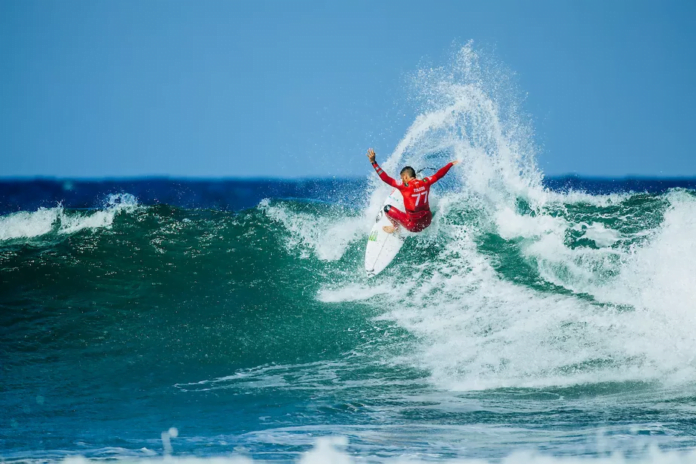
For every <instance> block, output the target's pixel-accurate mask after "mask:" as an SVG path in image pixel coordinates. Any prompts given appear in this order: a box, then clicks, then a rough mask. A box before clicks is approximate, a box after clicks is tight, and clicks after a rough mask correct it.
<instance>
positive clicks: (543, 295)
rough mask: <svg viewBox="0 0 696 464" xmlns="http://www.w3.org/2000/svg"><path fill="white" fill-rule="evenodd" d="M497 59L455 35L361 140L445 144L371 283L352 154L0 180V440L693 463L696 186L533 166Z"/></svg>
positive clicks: (326, 454) (146, 452) (196, 457)
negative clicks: (232, 176) (325, 164)
mask: <svg viewBox="0 0 696 464" xmlns="http://www.w3.org/2000/svg"><path fill="white" fill-rule="evenodd" d="M510 76H511V73H510V72H509V71H507V70H506V69H505V68H504V67H502V65H500V64H499V63H496V62H495V61H493V60H491V59H488V58H486V57H485V56H482V55H480V54H479V53H477V52H476V50H475V49H474V47H473V44H467V45H466V46H464V47H462V48H461V49H459V50H457V51H456V52H455V53H454V56H453V57H452V59H451V61H450V62H449V63H448V64H447V65H446V66H443V67H440V68H428V69H422V70H419V71H417V72H415V73H413V74H412V75H411V76H410V80H409V82H410V89H409V93H410V94H409V98H410V99H411V101H413V102H414V104H416V105H417V107H418V109H419V116H418V117H417V118H416V119H415V120H414V121H413V123H412V124H411V126H410V127H409V128H408V129H407V130H406V133H405V135H404V136H403V138H402V139H401V141H400V142H399V143H398V144H397V146H396V147H395V148H394V150H393V151H392V152H391V153H378V160H379V161H380V163H381V165H382V166H383V168H384V169H385V170H386V171H387V172H388V173H390V174H395V173H397V172H398V171H399V169H400V167H401V166H403V165H406V164H408V165H412V166H416V167H419V168H420V167H426V166H438V167H439V166H442V165H444V164H446V162H448V161H450V160H452V159H458V160H460V161H461V164H460V165H458V166H456V167H455V168H453V169H452V170H451V171H450V173H449V174H448V176H447V177H446V178H445V179H443V180H442V181H441V182H440V183H438V184H437V186H435V187H434V188H433V199H432V201H431V203H432V204H433V206H434V209H435V212H436V214H435V218H434V221H433V224H432V226H431V227H430V228H428V229H427V230H426V231H425V232H423V233H421V234H417V235H410V236H409V237H408V239H407V242H406V244H405V246H404V248H403V249H402V252H401V254H400V255H399V256H398V257H397V258H396V260H395V261H394V262H393V263H392V265H391V266H390V267H389V268H388V269H387V270H386V271H384V273H383V274H380V276H379V277H378V278H373V279H368V278H367V277H366V276H365V275H364V270H363V268H362V259H363V253H364V247H365V241H366V238H367V234H368V233H369V229H370V227H371V225H372V222H373V218H374V216H375V215H376V214H377V212H378V209H379V208H380V205H381V204H382V202H383V199H384V197H385V196H386V195H387V194H388V193H389V187H387V186H386V185H384V184H382V183H381V182H380V181H379V179H377V178H376V176H374V174H370V177H366V178H365V179H363V180H356V181H350V180H346V181H335V182H324V183H321V182H316V183H312V182H309V181H307V182H305V183H303V184H301V185H299V186H298V185H292V186H288V185H276V184H273V183H269V184H268V185H260V184H253V185H252V184H244V183H231V184H229V185H228V186H227V187H226V189H224V190H225V191H227V192H234V193H232V194H230V195H232V197H234V200H230V201H231V202H232V203H230V204H238V205H241V206H239V207H238V208H235V207H231V208H228V207H220V202H221V201H222V200H221V197H222V196H223V194H222V193H220V192H221V191H222V190H223V189H222V188H221V187H220V186H219V185H218V184H214V183H211V184H206V185H204V186H202V187H200V190H195V189H196V188H198V187H196V186H193V185H183V184H177V185H176V186H173V185H168V186H166V188H165V187H163V186H158V187H156V188H155V187H153V185H152V184H150V185H149V187H147V188H144V189H143V191H142V192H141V193H137V192H134V191H133V188H135V187H134V186H132V185H129V186H128V187H127V188H129V189H130V190H129V191H118V189H115V188H114V186H113V185H106V186H104V185H102V187H103V188H104V189H105V190H106V193H104V194H103V195H101V196H100V197H99V203H98V204H96V205H95V204H94V203H92V204H91V205H90V207H89V208H76V207H74V206H70V205H69V204H66V203H62V204H57V203H53V204H48V203H47V202H49V199H47V198H44V199H43V200H42V201H43V203H42V202H41V201H39V200H31V201H29V200H27V199H25V200H21V201H20V200H16V199H15V200H12V201H14V202H15V203H22V201H24V203H22V204H24V205H27V206H25V207H24V208H19V209H20V210H19V211H17V210H16V209H12V208H10V207H9V206H7V205H9V204H10V203H7V201H8V200H5V201H6V204H5V206H4V209H3V212H4V214H3V215H2V216H0V278H1V280H0V282H1V284H0V285H1V287H0V305H1V306H2V316H0V317H1V322H2V323H1V324H0V326H1V327H2V329H1V330H2V332H1V333H0V335H1V338H2V342H1V344H0V348H1V351H0V360H1V361H2V369H3V370H2V372H3V374H2V377H3V378H2V383H1V384H0V385H1V387H0V388H1V390H0V391H2V398H1V399H0V410H2V411H4V412H3V414H2V415H3V416H4V417H3V419H2V422H0V457H1V458H2V459H3V460H5V461H22V462H56V461H65V462H69V463H73V464H78V463H83V462H88V461H94V460H103V459H121V460H126V461H128V462H199V461H200V462H221V463H222V462H225V463H227V462H230V463H232V462H240V463H241V462H258V461H261V462H264V461H281V462H300V463H323V462H335V463H353V462H356V463H359V462H433V461H438V462H462V463H474V462H476V463H484V462H485V463H488V462H502V463H509V464H512V463H531V462H539V463H576V462H597V463H628V462H636V463H658V462H659V463H662V462H664V463H671V462H674V463H682V462H684V463H685V462H696V455H695V454H694V449H696V438H695V437H696V435H695V433H696V421H695V420H694V419H693V412H694V408H696V400H695V398H696V360H695V357H696V354H695V353H696V336H694V333H696V290H694V289H696V240H695V239H694V237H695V235H694V231H696V190H694V188H693V183H688V182H685V184H684V185H682V186H676V187H672V188H664V189H654V188H648V187H647V184H646V188H645V189H643V190H635V189H629V188H623V189H622V188H618V189H617V188H616V184H614V188H613V189H612V190H611V191H602V190H601V189H597V188H593V187H592V184H591V183H588V184H587V185H588V186H587V188H584V189H571V188H565V187H563V186H561V187H559V186H558V185H552V182H550V181H549V180H548V179H545V177H544V175H543V173H542V172H541V170H540V169H539V168H538V166H537V165H536V159H537V147H536V145H535V143H534V131H533V128H532V124H531V117H530V116H528V115H526V114H524V113H523V111H522V109H521V108H522V103H521V100H520V99H519V98H518V94H519V92H518V90H517V89H516V88H515V84H514V81H513V79H511V77H510ZM366 148H367V147H366ZM356 156H362V155H361V154H356ZM370 171H371V170H370V169H369V165H368V164H367V162H366V172H370ZM271 184H272V185H271ZM621 185H622V184H621V183H620V182H619V186H621ZM626 185H628V184H626ZM8 188H9V187H8ZM13 188H14V187H13ZM55 188H56V189H57V190H56V192H58V193H56V195H58V198H61V199H62V198H73V197H71V195H78V193H79V191H80V189H87V186H86V185H80V184H79V183H70V184H69V185H67V184H63V185H60V183H57V184H56V186H55ZM90 188H91V187H90ZM124 188H125V187H124ZM147 189H149V190H147ZM165 190H166V191H167V192H169V193H165ZM13 191H14V190H13ZM153 191H154V193H153ZM76 192H77V193H76ZM84 192H87V190H84ZM171 192H174V193H171ZM200 192H207V193H200ZM148 195H149V196H148ZM153 195H154V196H153ZM167 195H169V196H167ZM206 195H207V196H206ZM83 197H84V198H92V199H93V198H94V197H95V193H94V191H93V190H90V191H89V194H87V193H84V194H83ZM150 197H152V198H150ZM155 197H156V198H157V200H156V201H155V200H153V198H155ZM192 197H195V198H196V199H197V201H198V204H194V205H192V204H190V203H189V201H190V199H191V198H192ZM257 197H258V198H257ZM5 198H6V197H5ZM13 198H15V197H13ZM161 198H167V199H169V200H165V201H161V200H159V199H161ZM240 198H243V200H240ZM251 198H254V201H251ZM187 199H188V200H187ZM51 201H52V200H51ZM85 201H86V200H85ZM90 201H91V200H90ZM234 202H237V203H234ZM15 203H11V205H15ZM67 203H70V201H67ZM356 204H357V205H358V206H356ZM37 205H39V206H37ZM29 206H31V208H29Z"/></svg>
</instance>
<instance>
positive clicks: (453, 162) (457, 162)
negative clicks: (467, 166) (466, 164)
mask: <svg viewBox="0 0 696 464" xmlns="http://www.w3.org/2000/svg"><path fill="white" fill-rule="evenodd" d="M459 163H461V161H459V160H454V161H452V166H456V165H458V164H459Z"/></svg>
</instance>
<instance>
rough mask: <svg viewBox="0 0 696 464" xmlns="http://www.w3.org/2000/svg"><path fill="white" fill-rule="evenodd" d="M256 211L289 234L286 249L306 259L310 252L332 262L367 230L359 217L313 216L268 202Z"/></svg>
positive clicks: (264, 201)
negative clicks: (298, 252)
mask: <svg viewBox="0 0 696 464" xmlns="http://www.w3.org/2000/svg"><path fill="white" fill-rule="evenodd" d="M259 209H260V210H261V211H263V212H264V213H265V214H266V215H267V216H268V217H269V218H270V219H272V220H273V221H275V222H277V223H279V224H281V225H282V226H283V227H284V229H285V230H286V231H287V232H289V238H288V239H287V240H286V241H285V245H286V247H287V248H288V249H290V250H299V251H300V253H301V256H302V257H303V258H307V257H308V256H309V252H310V251H311V252H313V254H314V255H315V256H316V257H317V258H319V259H320V260H322V261H336V260H338V259H340V258H341V257H342V256H343V254H344V253H345V251H346V249H347V247H348V245H349V244H350V243H351V242H353V241H355V240H356V239H358V237H360V236H362V235H363V234H364V233H365V231H366V230H367V231H369V228H370V226H367V225H366V220H365V218H364V217H362V216H358V217H340V218H338V217H330V216H320V217H317V216H316V215H313V214H309V213H302V212H296V211H291V210H290V209H289V208H288V207H287V206H285V205H283V204H271V202H270V201H268V200H263V201H262V202H261V203H260V204H259Z"/></svg>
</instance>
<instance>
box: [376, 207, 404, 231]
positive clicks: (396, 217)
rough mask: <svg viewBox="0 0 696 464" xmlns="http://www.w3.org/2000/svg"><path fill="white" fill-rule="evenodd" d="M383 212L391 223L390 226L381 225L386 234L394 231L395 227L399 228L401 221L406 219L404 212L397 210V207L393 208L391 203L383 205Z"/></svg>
mask: <svg viewBox="0 0 696 464" xmlns="http://www.w3.org/2000/svg"><path fill="white" fill-rule="evenodd" d="M384 212H385V213H386V214H387V219H389V220H390V221H391V223H392V224H393V225H391V226H384V227H382V230H384V231H385V232H386V233H388V234H393V233H394V232H396V229H398V228H399V225H400V224H403V222H404V221H405V220H407V219H408V218H407V216H406V214H405V213H403V212H401V211H399V210H398V209H397V208H394V207H393V206H391V205H387V206H385V207H384Z"/></svg>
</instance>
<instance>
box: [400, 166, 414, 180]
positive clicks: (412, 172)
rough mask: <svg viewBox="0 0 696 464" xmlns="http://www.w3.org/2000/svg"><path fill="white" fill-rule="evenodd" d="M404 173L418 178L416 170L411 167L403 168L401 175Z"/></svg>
mask: <svg viewBox="0 0 696 464" xmlns="http://www.w3.org/2000/svg"><path fill="white" fill-rule="evenodd" d="M404 173H408V175H409V176H411V177H413V178H415V177H416V170H415V169H413V168H412V167H411V166H406V167H405V168H403V169H402V170H401V173H400V174H401V175H403V174H404Z"/></svg>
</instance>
